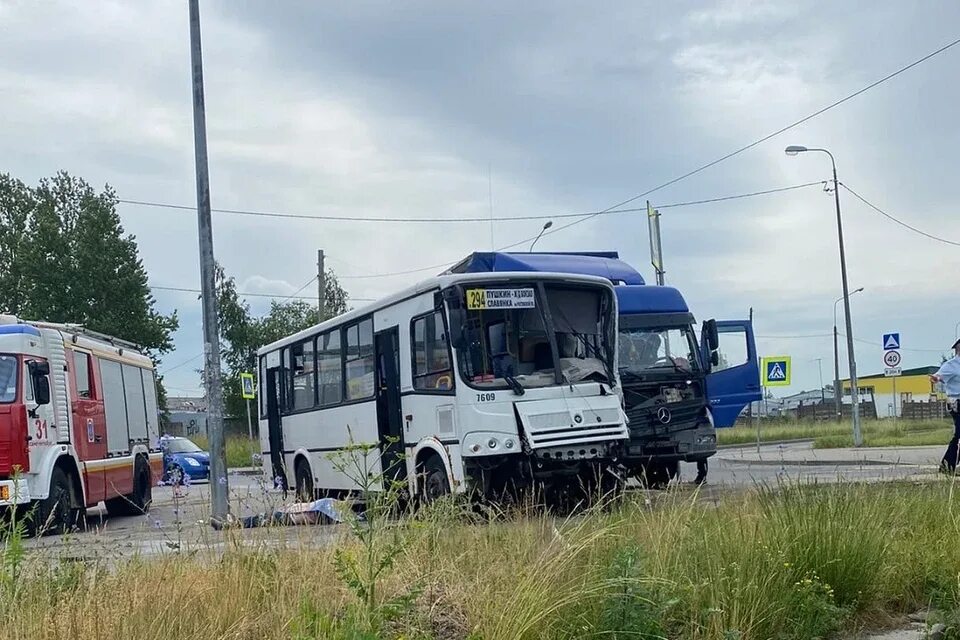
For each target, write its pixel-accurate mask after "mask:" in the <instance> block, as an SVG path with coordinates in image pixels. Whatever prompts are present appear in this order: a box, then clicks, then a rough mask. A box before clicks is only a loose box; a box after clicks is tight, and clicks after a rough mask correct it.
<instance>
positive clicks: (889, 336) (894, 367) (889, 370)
mask: <svg viewBox="0 0 960 640" xmlns="http://www.w3.org/2000/svg"><path fill="white" fill-rule="evenodd" d="M882 343H883V367H884V368H883V375H885V376H886V377H888V378H893V380H892V383H893V426H894V428H896V426H897V376H899V375H900V374H902V373H903V369H901V368H900V361H901V358H900V351H899V349H900V333H899V332H895V333H885V334H883V340H882Z"/></svg>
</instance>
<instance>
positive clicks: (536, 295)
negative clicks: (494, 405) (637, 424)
mask: <svg viewBox="0 0 960 640" xmlns="http://www.w3.org/2000/svg"><path fill="white" fill-rule="evenodd" d="M464 293H465V298H466V299H465V301H464V302H465V304H464V306H465V307H466V313H465V316H464V318H465V320H464V326H463V335H464V338H465V340H464V343H465V344H464V345H463V346H462V348H461V349H459V350H458V353H459V357H458V361H459V366H460V373H461V376H462V377H463V379H464V380H465V381H466V382H468V383H469V384H470V385H472V386H475V387H478V388H484V389H495V388H516V387H517V386H518V385H519V386H520V387H523V388H530V387H545V386H550V385H556V384H563V383H570V384H572V383H575V382H580V381H584V380H597V381H603V382H612V381H613V379H614V378H613V370H612V367H611V365H610V363H611V362H612V354H613V339H612V338H613V336H612V329H611V327H612V320H613V318H612V312H611V309H612V305H611V301H610V296H609V295H608V293H607V291H606V290H605V289H602V288H599V287H585V286H580V287H577V286H573V285H554V284H548V285H546V286H544V287H543V288H542V289H540V288H539V287H536V286H534V285H532V284H531V285H525V286H516V285H515V286H505V285H504V284H499V285H490V286H484V285H470V286H468V287H466V290H465V292H464ZM548 327H549V328H550V329H552V331H551V330H550V329H548ZM555 354H556V356H557V361H555V359H554V356H555ZM558 369H559V375H558Z"/></svg>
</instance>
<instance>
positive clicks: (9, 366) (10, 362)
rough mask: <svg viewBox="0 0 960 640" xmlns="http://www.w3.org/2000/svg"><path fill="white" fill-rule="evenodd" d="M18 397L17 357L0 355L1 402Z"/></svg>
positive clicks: (10, 400) (11, 400)
mask: <svg viewBox="0 0 960 640" xmlns="http://www.w3.org/2000/svg"><path fill="white" fill-rule="evenodd" d="M16 399H17V359H16V358H14V357H13V356H0V402H13V401H14V400H16Z"/></svg>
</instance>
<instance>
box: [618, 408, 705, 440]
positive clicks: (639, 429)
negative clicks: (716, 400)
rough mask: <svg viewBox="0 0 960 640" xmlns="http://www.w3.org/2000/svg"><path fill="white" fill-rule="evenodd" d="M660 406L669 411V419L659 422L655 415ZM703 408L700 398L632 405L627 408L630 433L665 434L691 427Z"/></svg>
mask: <svg viewBox="0 0 960 640" xmlns="http://www.w3.org/2000/svg"><path fill="white" fill-rule="evenodd" d="M661 407H663V408H665V409H667V410H668V411H669V412H670V421H669V422H667V423H663V422H661V421H660V420H659V419H658V417H657V410H658V409H660V408H661ZM702 410H703V401H702V400H699V399H698V400H693V401H688V402H674V403H671V404H653V405H647V406H644V405H634V406H632V407H628V408H627V418H629V420H630V422H629V425H628V426H629V428H630V435H631V436H632V437H636V436H641V435H642V436H648V435H666V434H669V433H673V432H676V431H683V430H685V429H692V428H693V427H694V426H695V425H696V424H697V420H698V419H699V418H700V413H701V411H702Z"/></svg>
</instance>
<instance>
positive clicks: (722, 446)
mask: <svg viewBox="0 0 960 640" xmlns="http://www.w3.org/2000/svg"><path fill="white" fill-rule="evenodd" d="M813 441H814V438H796V439H794V440H761V441H760V446H761V447H768V446H776V445H780V444H805V443H811V444H812V443H813ZM756 446H757V443H756V442H740V443H737V444H719V445H717V451H723V450H725V449H746V448H748V447H756Z"/></svg>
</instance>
